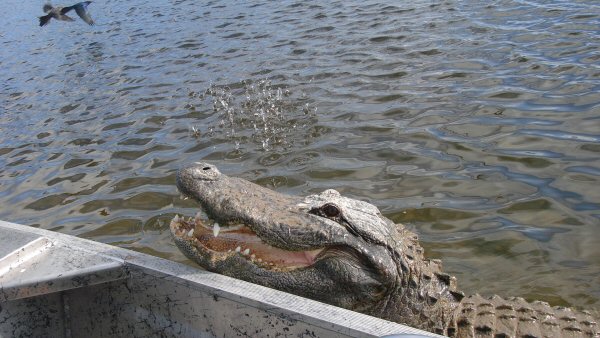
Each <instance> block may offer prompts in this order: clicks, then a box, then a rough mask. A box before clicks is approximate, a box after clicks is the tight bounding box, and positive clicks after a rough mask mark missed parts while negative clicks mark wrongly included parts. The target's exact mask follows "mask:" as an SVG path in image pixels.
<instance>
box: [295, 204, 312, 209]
mask: <svg viewBox="0 0 600 338" xmlns="http://www.w3.org/2000/svg"><path fill="white" fill-rule="evenodd" d="M296 206H297V207H299V208H308V207H309V205H308V204H306V203H298V204H296Z"/></svg>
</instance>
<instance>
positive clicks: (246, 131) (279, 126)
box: [191, 80, 317, 151]
mask: <svg viewBox="0 0 600 338" xmlns="http://www.w3.org/2000/svg"><path fill="white" fill-rule="evenodd" d="M232 87H233V86H232ZM232 87H228V86H217V85H211V86H210V87H209V88H208V89H207V90H206V91H205V92H204V93H202V94H200V95H195V94H191V96H193V97H197V98H199V99H201V100H205V101H207V102H206V103H205V104H206V105H208V106H212V114H213V116H215V117H216V121H215V122H216V123H214V124H213V125H209V126H207V127H206V129H207V131H208V134H209V136H221V137H225V138H226V139H227V141H229V142H231V143H232V144H233V145H234V146H235V149H236V150H243V149H244V148H253V150H256V149H260V150H263V151H270V150H281V149H288V148H290V147H291V146H292V145H293V144H294V143H295V142H297V141H302V142H306V141H307V140H309V139H311V138H312V133H311V128H312V127H313V126H314V125H315V123H316V121H317V108H316V107H314V106H313V105H312V104H311V103H309V102H306V101H307V100H308V98H307V97H306V95H305V94H304V93H299V94H295V93H294V92H292V91H291V90H290V89H289V88H285V87H281V86H277V85H273V84H272V83H271V82H270V81H268V80H259V81H250V80H247V81H243V82H242V86H238V88H234V89H232ZM199 128H201V127H200V126H193V127H192V129H193V130H199Z"/></svg>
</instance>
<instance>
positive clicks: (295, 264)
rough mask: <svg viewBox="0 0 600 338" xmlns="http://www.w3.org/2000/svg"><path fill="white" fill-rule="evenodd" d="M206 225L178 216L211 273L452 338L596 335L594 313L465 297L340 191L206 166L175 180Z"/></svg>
mask: <svg viewBox="0 0 600 338" xmlns="http://www.w3.org/2000/svg"><path fill="white" fill-rule="evenodd" d="M177 186H178V188H179V190H180V192H181V193H182V194H184V195H185V196H188V197H190V198H193V199H194V200H196V201H198V202H199V203H200V204H201V206H202V207H203V209H204V210H205V212H206V214H207V215H208V216H209V217H210V218H209V219H208V220H206V219H203V217H202V216H200V214H198V215H197V216H196V217H194V218H188V219H186V218H181V217H177V216H176V217H175V218H174V219H173V221H171V225H170V227H171V232H172V234H173V237H174V239H175V243H176V244H177V246H178V247H179V249H180V250H181V251H182V252H183V253H184V254H185V255H186V256H187V257H189V258H190V259H191V260H193V261H195V262H196V263H198V264H199V265H201V266H202V267H204V268H205V269H207V270H210V271H214V272H217V273H221V274H224V275H228V276H232V277H235V278H239V279H243V280H246V281H249V282H252V283H256V284H261V285H264V286H267V287H271V288H275V289H279V290H282V291H286V292H290V293H294V294H297V295H301V296H304V297H308V298H312V299H315V300H319V301H322V302H325V303H329V304H333V305H336V306H340V307H344V308H347V309H351V310H355V311H359V312H362V313H366V314H369V315H373V316H377V317H380V318H384V319H387V320H391V321H395V322H399V323H403V324H407V325H411V326H414V327H418V328H422V329H425V330H428V331H431V332H435V333H440V334H446V335H449V336H455V337H474V336H478V337H561V336H563V337H598V336H600V333H599V331H600V330H599V328H598V324H597V322H596V319H595V318H594V317H593V316H592V314H591V313H589V312H587V311H576V310H572V309H569V308H563V307H551V306H550V305H548V304H547V303H545V302H539V301H536V302H532V303H528V302H526V301H525V300H523V299H522V298H501V297H499V296H493V297H489V298H484V297H481V296H479V295H472V296H465V295H464V294H463V293H462V292H460V291H458V289H457V285H456V280H455V278H454V277H453V276H450V275H448V274H446V273H444V272H442V270H441V262H440V261H439V260H432V259H426V258H425V257H424V255H423V248H422V247H421V246H420V245H419V242H418V239H417V236H416V235H415V234H414V233H413V232H411V231H409V230H408V229H406V228H405V227H404V226H403V225H401V224H394V222H392V221H391V220H389V219H387V218H385V217H384V216H382V215H381V213H380V212H379V210H378V209H377V207H375V206H374V205H372V204H369V203H366V202H363V201H358V200H354V199H351V198H346V197H343V196H341V195H340V194H339V193H338V192H337V191H335V190H326V191H324V192H322V193H320V194H317V195H310V196H307V197H295V196H288V195H283V194H280V193H277V192H275V191H272V190H269V189H266V188H264V187H261V186H258V185H256V184H254V183H251V182H248V181H246V180H244V179H241V178H236V177H229V176H226V175H224V174H222V173H220V172H219V170H218V169H217V168H216V167H215V166H213V165H211V164H207V163H195V164H193V165H191V166H188V167H186V168H183V169H181V170H180V171H179V173H178V175H177Z"/></svg>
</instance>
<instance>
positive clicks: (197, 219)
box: [194, 211, 202, 223]
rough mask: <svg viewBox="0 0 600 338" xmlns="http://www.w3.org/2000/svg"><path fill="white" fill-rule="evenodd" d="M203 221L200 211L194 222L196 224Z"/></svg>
mask: <svg viewBox="0 0 600 338" xmlns="http://www.w3.org/2000/svg"><path fill="white" fill-rule="evenodd" d="M201 220H202V214H201V213H200V211H198V212H197V213H196V216H194V221H196V223H198V222H200V221H201Z"/></svg>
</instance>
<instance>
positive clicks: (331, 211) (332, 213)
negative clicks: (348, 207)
mask: <svg viewBox="0 0 600 338" xmlns="http://www.w3.org/2000/svg"><path fill="white" fill-rule="evenodd" d="M321 211H322V212H323V215H325V216H326V217H329V218H333V217H338V216H339V215H340V209H339V208H338V207H337V206H336V205H335V204H331V203H327V204H325V205H324V206H322V207H321Z"/></svg>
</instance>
